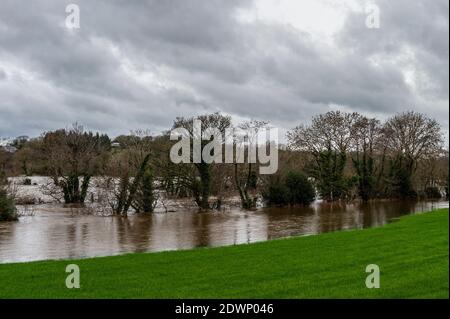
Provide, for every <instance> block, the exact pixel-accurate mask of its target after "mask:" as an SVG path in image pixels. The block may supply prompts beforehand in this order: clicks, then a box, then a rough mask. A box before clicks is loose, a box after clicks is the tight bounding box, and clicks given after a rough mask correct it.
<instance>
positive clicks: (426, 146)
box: [383, 111, 442, 197]
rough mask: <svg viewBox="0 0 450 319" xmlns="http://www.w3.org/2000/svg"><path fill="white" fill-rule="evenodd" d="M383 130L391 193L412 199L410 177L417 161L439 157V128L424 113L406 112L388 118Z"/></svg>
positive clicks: (413, 193)
mask: <svg viewBox="0 0 450 319" xmlns="http://www.w3.org/2000/svg"><path fill="white" fill-rule="evenodd" d="M383 130H384V137H385V139H384V143H385V144H386V147H387V150H388V152H389V155H390V156H391V159H392V165H391V174H390V175H391V176H390V179H391V184H393V188H394V192H395V193H398V194H400V196H402V197H412V196H414V197H415V196H416V192H415V190H414V188H413V185H412V177H413V174H414V172H415V170H416V168H417V164H418V162H419V160H421V159H425V158H430V157H436V156H437V155H438V153H439V151H440V149H441V146H442V136H441V128H440V125H439V123H438V122H437V121H436V120H434V119H431V118H428V117H427V116H425V115H424V114H421V113H417V112H414V111H409V112H405V113H401V114H398V115H395V116H394V117H392V118H391V119H389V120H388V121H387V122H386V123H385V125H384V128H383Z"/></svg>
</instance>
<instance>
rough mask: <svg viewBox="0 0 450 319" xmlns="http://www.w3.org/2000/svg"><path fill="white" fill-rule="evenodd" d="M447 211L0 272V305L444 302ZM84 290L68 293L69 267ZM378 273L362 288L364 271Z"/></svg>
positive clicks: (446, 292)
mask: <svg viewBox="0 0 450 319" xmlns="http://www.w3.org/2000/svg"><path fill="white" fill-rule="evenodd" d="M448 262H449V257H448V209H445V210H439V211H435V212H430V213H426V214H421V215H415V216H406V217H404V218H401V219H400V220H399V221H396V222H394V223H392V224H389V225H386V226H384V227H380V228H374V229H366V230H353V231H344V232H336V233H328V234H322V235H318V236H310V237H299V238H291V239H283V240H273V241H269V242H263V243H257V244H251V245H240V246H232V247H221V248H202V249H195V250H189V251H178V252H163V253H148V254H129V255H122V256H115V257H105V258H92V259H83V260H71V261H45V262H33V263H20V264H5V265H0V298H24V297H25V298H448V296H449V275H448V274H449V269H448V266H449V265H448ZM71 263H75V264H77V265H79V267H80V271H81V276H80V277H81V288H80V289H67V288H66V286H65V278H66V276H67V273H66V272H65V268H66V265H68V264H71ZM368 264H377V265H378V266H379V267H380V269H381V288H380V289H368V288H366V286H365V279H366V276H367V275H368V274H367V273H366V272H365V268H366V266H367V265H368Z"/></svg>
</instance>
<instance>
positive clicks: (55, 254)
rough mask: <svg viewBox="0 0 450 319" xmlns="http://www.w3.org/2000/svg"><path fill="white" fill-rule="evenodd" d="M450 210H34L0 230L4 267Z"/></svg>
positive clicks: (377, 205)
mask: <svg viewBox="0 0 450 319" xmlns="http://www.w3.org/2000/svg"><path fill="white" fill-rule="evenodd" d="M443 207H448V202H400V201H398V202H391V201H383V202H374V203H370V204H359V203H357V204H348V205H339V204H329V203H320V202H316V203H315V204H313V205H312V206H311V207H303V208H300V207H299V208H261V209H259V210H257V211H251V212H248V211H242V210H240V209H231V210H229V211H226V212H211V213H197V212H196V211H195V210H192V209H189V210H184V211H177V212H169V213H155V214H151V215H131V216H129V217H128V218H121V217H113V216H109V217H102V216H98V215H96V214H92V211H91V210H87V209H84V208H70V207H65V206H64V205H63V204H54V203H53V204H41V205H31V206H29V207H28V209H29V211H30V214H29V216H23V217H21V218H20V220H19V222H15V223H14V222H13V223H0V262H1V263H9V262H22V261H33V260H46V259H65V258H83V257H94V256H109V255H116V254H121V253H131V252H150V251H165V250H178V249H189V248H194V247H201V246H210V247H212V246H224V245H235V244H243V243H251V242H257V241H264V240H270V239H274V238H282V237H289V236H301V235H313V234H319V233H323V232H331V231H337V230H345V229H354V228H369V227H376V226H381V225H383V224H386V223H388V222H390V221H392V220H394V219H395V218H398V217H400V216H403V215H407V214H414V213H420V212H424V211H429V210H431V209H437V208H443Z"/></svg>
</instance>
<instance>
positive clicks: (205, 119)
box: [173, 113, 231, 210]
mask: <svg viewBox="0 0 450 319" xmlns="http://www.w3.org/2000/svg"><path fill="white" fill-rule="evenodd" d="M194 120H198V121H200V123H201V130H200V132H196V130H195V129H194ZM229 127H231V117H229V116H224V115H222V114H220V113H213V114H207V115H200V116H198V117H192V118H187V119H186V118H183V117H179V118H177V119H176V120H175V122H174V124H173V129H176V128H184V129H185V130H186V132H187V134H188V137H189V138H190V141H191V143H193V142H194V141H195V140H196V141H198V142H199V143H200V145H201V147H200V152H201V153H203V150H204V148H205V146H206V145H207V144H208V143H209V142H210V140H208V139H204V138H203V136H202V135H200V134H202V132H206V131H208V130H209V129H212V130H217V131H219V132H220V133H221V134H222V138H221V141H220V143H221V144H222V145H223V144H224V143H225V138H224V136H225V130H226V129H227V128H229ZM190 150H191V154H190V157H191V162H193V165H194V166H195V168H196V170H197V173H198V176H188V177H187V180H186V182H187V183H186V185H189V188H190V189H191V191H192V193H193V194H194V198H195V202H196V203H197V205H198V206H199V207H200V208H201V209H204V210H208V209H210V206H209V196H210V194H211V179H212V176H211V166H212V165H213V163H208V162H206V161H205V160H204V158H203V156H201V158H200V161H199V162H197V163H196V162H195V161H194V160H193V158H194V156H195V154H194V152H195V150H194V147H192V144H191V148H190ZM188 165H189V164H188Z"/></svg>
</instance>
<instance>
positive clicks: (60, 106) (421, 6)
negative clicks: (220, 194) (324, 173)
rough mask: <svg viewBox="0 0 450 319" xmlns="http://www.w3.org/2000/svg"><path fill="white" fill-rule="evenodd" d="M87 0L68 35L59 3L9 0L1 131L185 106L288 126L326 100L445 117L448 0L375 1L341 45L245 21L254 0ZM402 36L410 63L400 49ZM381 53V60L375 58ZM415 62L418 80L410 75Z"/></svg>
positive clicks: (146, 119)
mask: <svg viewBox="0 0 450 319" xmlns="http://www.w3.org/2000/svg"><path fill="white" fill-rule="evenodd" d="M77 3H78V4H79V5H80V8H81V29H79V30H76V31H74V32H69V31H68V30H66V29H65V28H64V26H63V24H64V19H65V11H64V9H65V5H66V4H65V3H63V2H60V1H56V0H40V1H33V2H27V6H26V7H23V8H22V7H21V8H20V10H19V7H18V6H17V1H12V0H5V1H2V2H1V4H0V94H1V95H2V100H1V101H0V135H19V134H24V133H26V134H30V135H33V134H38V133H39V132H40V131H42V130H48V129H55V128H58V127H64V126H66V125H68V124H70V123H71V122H74V121H79V122H81V123H84V124H85V125H86V126H87V127H89V128H91V129H98V130H102V131H106V132H108V133H110V134H113V135H116V134H121V133H127V132H128V131H129V130H130V129H133V128H150V129H151V130H152V132H155V133H158V132H159V131H162V130H164V129H167V128H169V127H170V125H171V123H172V120H173V119H174V118H175V117H176V116H180V115H191V114H197V113H204V112H209V111H222V112H226V113H228V114H232V115H236V116H237V117H240V118H261V119H268V120H271V121H272V122H273V123H274V124H275V125H278V126H280V127H283V128H288V127H292V126H294V125H296V124H298V122H301V121H305V120H308V119H309V117H310V116H311V115H313V114H317V113H319V112H325V111H327V110H328V109H329V108H330V104H339V105H343V107H345V108H346V109H350V110H356V111H361V112H367V113H370V114H380V115H382V116H389V115H390V114H393V113H395V112H398V111H403V110H405V109H410V108H415V109H417V110H420V111H424V112H426V113H428V114H429V115H431V116H435V117H438V118H439V120H440V121H441V122H442V123H443V125H446V126H448V122H447V120H446V119H443V115H447V117H448V15H447V16H446V15H445V12H444V13H442V12H443V11H442V10H445V9H447V12H448V3H447V2H446V1H445V0H444V1H433V3H432V4H428V1H419V2H418V3H417V2H416V3H415V4H411V3H410V2H409V1H405V0H402V1H395V3H394V2H392V1H385V0H380V1H377V3H378V4H379V5H380V7H381V13H382V29H380V30H376V31H373V30H370V31H369V30H368V29H367V28H366V27H365V25H364V19H365V16H364V15H362V14H359V13H353V14H351V15H350V16H349V17H348V19H347V21H346V24H345V26H344V29H343V30H342V31H341V32H340V33H339V34H338V35H337V36H338V37H337V41H338V42H337V47H335V46H328V45H326V44H323V43H315V42H314V41H313V40H312V37H311V36H310V35H309V34H307V33H305V32H302V31H300V30H298V29H295V28H293V27H291V26H286V25H281V24H276V23H274V22H272V23H268V22H263V21H258V20H257V21H254V22H250V23H240V22H238V20H237V19H236V18H235V12H236V10H237V9H238V8H242V7H245V8H251V6H252V5H253V2H252V1H250V0H248V1H247V0H246V1H238V0H231V1H230V0H208V1H201V0H179V1H176V0H168V1H158V0H147V1H139V2H137V1H136V2H135V1H122V0H114V1H106V0H101V1H88V0H79V1H77ZM425 4H426V5H425ZM405 45H407V46H408V48H409V49H410V50H411V51H412V52H413V55H414V59H413V60H407V61H403V60H402V59H403V57H402V49H403V47H404V46H405ZM374 56H381V58H382V59H383V60H382V62H383V63H381V64H379V65H374V64H373V63H371V62H370V59H371V58H372V57H374ZM392 60H394V62H392ZM397 60H400V63H397V62H395V61H397ZM2 61H5V63H6V67H8V66H9V67H10V66H11V65H12V66H13V68H12V70H13V71H11V72H13V73H14V72H15V74H14V75H13V76H6V74H9V73H8V72H10V71H8V69H5V70H6V71H8V72H6V71H2V69H3V68H5V66H4V65H3V66H2ZM411 65H412V66H414V67H415V68H416V69H417V70H418V72H417V74H418V75H420V78H418V79H416V80H417V81H416V82H417V83H418V87H417V88H412V87H411V86H410V85H408V83H407V82H406V80H405V78H404V74H403V71H404V68H406V67H411ZM14 68H18V69H19V71H17V70H15V69H14ZM2 74H3V75H2Z"/></svg>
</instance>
